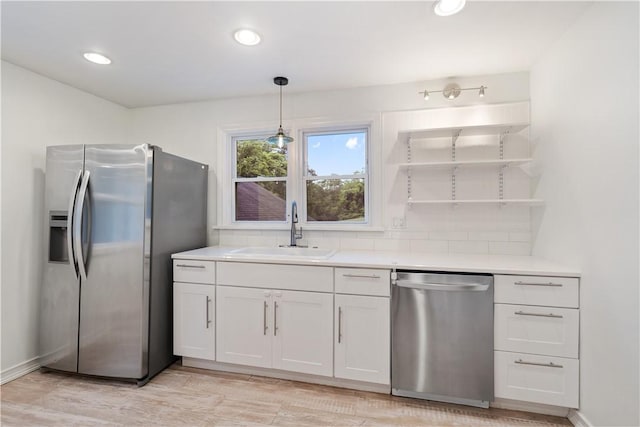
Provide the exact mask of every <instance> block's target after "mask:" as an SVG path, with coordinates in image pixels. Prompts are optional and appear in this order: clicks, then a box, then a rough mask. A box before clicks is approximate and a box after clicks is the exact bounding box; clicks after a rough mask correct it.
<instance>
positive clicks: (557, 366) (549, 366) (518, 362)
mask: <svg viewBox="0 0 640 427" xmlns="http://www.w3.org/2000/svg"><path fill="white" fill-rule="evenodd" d="M514 363H517V364H518V365H533V366H545V367H547V368H562V367H563V366H562V365H558V364H556V363H553V362H549V363H536V362H525V361H524V360H522V359H518V360H516V361H515V362H514Z"/></svg>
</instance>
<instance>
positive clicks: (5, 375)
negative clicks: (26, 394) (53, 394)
mask: <svg viewBox="0 0 640 427" xmlns="http://www.w3.org/2000/svg"><path fill="white" fill-rule="evenodd" d="M38 368H40V358H39V357H34V358H33V359H29V360H27V361H24V362H22V363H18V364H17V365H15V366H12V367H10V368H8V369H5V370H4V371H2V372H0V385H4V384H6V383H8V382H11V381H13V380H15V379H18V378H20V377H21V376H23V375H27V374H28V373H30V372H33V371H35V370H36V369H38Z"/></svg>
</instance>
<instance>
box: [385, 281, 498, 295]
mask: <svg viewBox="0 0 640 427" xmlns="http://www.w3.org/2000/svg"><path fill="white" fill-rule="evenodd" d="M395 285H396V286H398V287H400V288H411V289H417V290H420V291H474V292H482V291H486V290H488V289H489V285H488V284H486V283H455V284H451V285H448V284H444V283H418V282H412V281H411V280H403V279H399V280H396V282H395Z"/></svg>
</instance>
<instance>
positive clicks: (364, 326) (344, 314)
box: [335, 295, 391, 384]
mask: <svg viewBox="0 0 640 427" xmlns="http://www.w3.org/2000/svg"><path fill="white" fill-rule="evenodd" d="M335 316H336V320H335V328H336V331H335V377H336V378H346V379H350V380H358V381H368V382H372V383H380V384H390V375H389V370H390V351H391V349H390V338H389V334H390V332H389V328H390V326H389V323H390V317H389V316H390V314H389V298H384V297H369V296H357V295H336V309H335Z"/></svg>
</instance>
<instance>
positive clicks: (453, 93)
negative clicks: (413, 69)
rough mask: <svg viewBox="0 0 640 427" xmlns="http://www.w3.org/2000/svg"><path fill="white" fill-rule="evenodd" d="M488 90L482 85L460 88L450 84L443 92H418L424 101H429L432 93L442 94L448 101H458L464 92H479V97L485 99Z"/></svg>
mask: <svg viewBox="0 0 640 427" xmlns="http://www.w3.org/2000/svg"><path fill="white" fill-rule="evenodd" d="M486 89H487V87H486V86H484V85H482V86H479V87H464V88H462V87H460V86H458V85H457V84H456V83H449V84H448V85H446V86H445V87H444V89H442V90H426V89H425V90H423V91H421V92H418V93H419V94H421V95H422V96H423V97H424V100H425V101H426V100H428V99H429V95H431V94H432V93H442V96H444V97H445V98H447V99H456V98H457V97H458V96H460V93H461V92H462V91H463V90H477V91H478V96H479V97H480V98H483V97H484V91H485V90H486Z"/></svg>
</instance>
